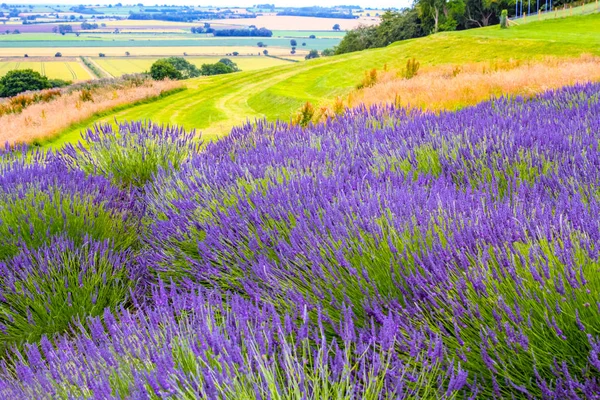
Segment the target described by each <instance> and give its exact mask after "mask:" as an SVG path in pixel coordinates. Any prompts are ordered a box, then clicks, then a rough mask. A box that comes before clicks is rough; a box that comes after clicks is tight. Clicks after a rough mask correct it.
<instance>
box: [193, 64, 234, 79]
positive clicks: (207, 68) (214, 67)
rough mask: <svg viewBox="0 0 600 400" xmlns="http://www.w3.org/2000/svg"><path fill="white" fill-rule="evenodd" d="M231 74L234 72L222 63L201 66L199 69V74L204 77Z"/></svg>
mask: <svg viewBox="0 0 600 400" xmlns="http://www.w3.org/2000/svg"><path fill="white" fill-rule="evenodd" d="M232 72H235V70H234V69H233V68H232V67H230V66H228V65H225V64H223V63H222V62H218V63H215V64H202V67H201V68H200V74H201V75H204V76H210V75H222V74H230V73H232Z"/></svg>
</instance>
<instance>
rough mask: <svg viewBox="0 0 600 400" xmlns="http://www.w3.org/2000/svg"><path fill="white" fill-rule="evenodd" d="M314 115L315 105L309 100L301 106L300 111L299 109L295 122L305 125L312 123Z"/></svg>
mask: <svg viewBox="0 0 600 400" xmlns="http://www.w3.org/2000/svg"><path fill="white" fill-rule="evenodd" d="M314 116H315V107H314V106H313V105H312V104H311V103H310V102H309V101H307V102H306V103H304V105H303V106H302V108H300V111H298V114H297V115H296V117H295V119H293V122H294V123H295V124H296V125H300V126H303V127H305V126H308V124H310V123H311V121H312V120H313V117H314Z"/></svg>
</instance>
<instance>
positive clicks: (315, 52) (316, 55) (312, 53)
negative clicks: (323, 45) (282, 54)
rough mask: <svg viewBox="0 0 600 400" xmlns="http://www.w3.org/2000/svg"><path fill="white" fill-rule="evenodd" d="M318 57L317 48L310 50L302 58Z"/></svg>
mask: <svg viewBox="0 0 600 400" xmlns="http://www.w3.org/2000/svg"><path fill="white" fill-rule="evenodd" d="M319 57H321V56H320V55H319V50H311V51H310V52H309V53H308V54H307V55H306V56H305V57H304V58H305V59H306V60H311V59H313V58H319Z"/></svg>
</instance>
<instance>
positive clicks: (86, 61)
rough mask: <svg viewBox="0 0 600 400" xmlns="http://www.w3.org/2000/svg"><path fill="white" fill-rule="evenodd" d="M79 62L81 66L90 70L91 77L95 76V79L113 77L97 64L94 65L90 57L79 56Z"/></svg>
mask: <svg viewBox="0 0 600 400" xmlns="http://www.w3.org/2000/svg"><path fill="white" fill-rule="evenodd" d="M80 58H81V61H82V62H83V65H84V66H85V67H86V68H87V69H89V70H90V72H91V73H92V75H95V76H96V77H97V78H111V77H113V76H112V75H111V74H109V73H108V72H106V71H105V70H104V69H102V68H101V67H100V66H99V65H98V64H96V63H95V62H94V61H93V60H92V59H91V58H90V57H84V56H81V57H80Z"/></svg>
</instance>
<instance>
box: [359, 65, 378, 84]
mask: <svg viewBox="0 0 600 400" xmlns="http://www.w3.org/2000/svg"><path fill="white" fill-rule="evenodd" d="M376 83H377V69H375V68H373V69H372V70H370V71H365V76H364V77H363V80H362V81H361V82H360V83H359V84H358V85H357V86H356V88H357V89H363V88H368V87H372V86H375V84H376Z"/></svg>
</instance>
